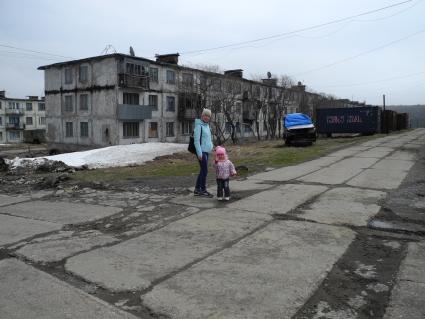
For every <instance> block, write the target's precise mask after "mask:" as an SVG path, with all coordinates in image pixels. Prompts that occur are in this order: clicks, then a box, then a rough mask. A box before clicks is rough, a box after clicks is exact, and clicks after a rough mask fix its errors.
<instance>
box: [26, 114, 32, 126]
mask: <svg viewBox="0 0 425 319" xmlns="http://www.w3.org/2000/svg"><path fill="white" fill-rule="evenodd" d="M25 124H26V125H32V117H31V116H28V117H26V118H25Z"/></svg>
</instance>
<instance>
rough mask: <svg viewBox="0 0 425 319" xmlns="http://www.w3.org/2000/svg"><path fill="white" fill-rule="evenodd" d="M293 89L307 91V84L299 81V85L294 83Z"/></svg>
mask: <svg viewBox="0 0 425 319" xmlns="http://www.w3.org/2000/svg"><path fill="white" fill-rule="evenodd" d="M291 89H295V90H297V91H301V92H305V85H303V84H302V83H301V82H300V81H298V84H297V85H293V86H292V87H291Z"/></svg>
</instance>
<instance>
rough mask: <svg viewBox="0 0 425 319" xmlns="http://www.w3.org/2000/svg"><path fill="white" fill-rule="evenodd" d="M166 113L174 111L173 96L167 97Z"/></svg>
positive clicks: (174, 102)
mask: <svg viewBox="0 0 425 319" xmlns="http://www.w3.org/2000/svg"><path fill="white" fill-rule="evenodd" d="M166 111H167V112H175V111H176V98H175V97H174V96H167V108H166Z"/></svg>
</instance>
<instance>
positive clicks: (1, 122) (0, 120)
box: [0, 116, 3, 125]
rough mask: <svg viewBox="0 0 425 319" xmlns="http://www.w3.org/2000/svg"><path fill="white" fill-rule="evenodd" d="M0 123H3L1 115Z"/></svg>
mask: <svg viewBox="0 0 425 319" xmlns="http://www.w3.org/2000/svg"><path fill="white" fill-rule="evenodd" d="M0 125H3V118H2V117H1V116H0Z"/></svg>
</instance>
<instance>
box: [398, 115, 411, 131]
mask: <svg viewBox="0 0 425 319" xmlns="http://www.w3.org/2000/svg"><path fill="white" fill-rule="evenodd" d="M408 127H409V114H407V113H398V114H397V130H398V131H400V130H405V129H407V128H408Z"/></svg>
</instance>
